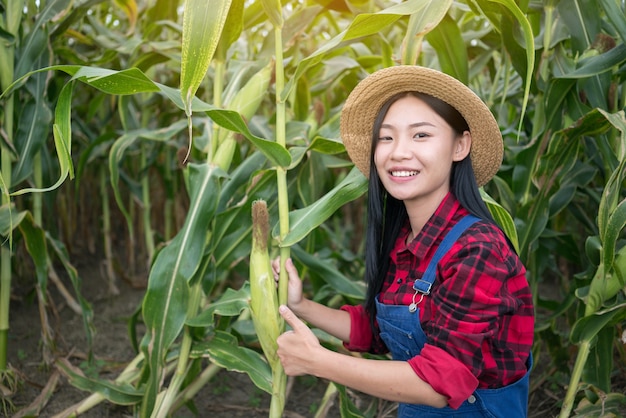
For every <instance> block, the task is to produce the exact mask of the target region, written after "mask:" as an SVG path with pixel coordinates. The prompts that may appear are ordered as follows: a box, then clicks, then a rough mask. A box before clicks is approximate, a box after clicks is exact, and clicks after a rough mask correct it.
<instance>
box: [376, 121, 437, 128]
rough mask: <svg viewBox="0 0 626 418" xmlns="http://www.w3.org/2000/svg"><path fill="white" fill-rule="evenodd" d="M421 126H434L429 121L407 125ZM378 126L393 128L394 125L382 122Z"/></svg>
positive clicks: (411, 126) (412, 126)
mask: <svg viewBox="0 0 626 418" xmlns="http://www.w3.org/2000/svg"><path fill="white" fill-rule="evenodd" d="M422 126H432V127H433V128H434V127H435V125H434V124H432V123H430V122H415V123H411V124H410V125H409V128H420V127H422ZM380 127H381V128H393V127H394V125H392V124H390V123H383V124H382V125H380Z"/></svg>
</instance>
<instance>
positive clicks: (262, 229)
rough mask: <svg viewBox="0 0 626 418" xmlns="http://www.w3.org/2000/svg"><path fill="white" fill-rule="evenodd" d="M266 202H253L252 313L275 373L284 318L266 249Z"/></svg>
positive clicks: (267, 227)
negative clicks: (281, 313)
mask: <svg viewBox="0 0 626 418" xmlns="http://www.w3.org/2000/svg"><path fill="white" fill-rule="evenodd" d="M269 230H270V226H269V214H268V211H267V203H266V202H265V201H263V200H257V201H254V202H253V203H252V251H251V252H250V311H251V313H252V322H253V323H254V329H255V331H256V334H257V336H258V338H259V342H260V343H261V348H262V349H263V353H265V357H266V358H267V360H268V362H269V364H270V366H271V367H272V369H273V370H274V369H275V368H276V365H277V364H279V363H278V356H277V354H276V349H277V345H276V339H277V338H278V336H279V335H280V329H281V318H280V316H279V314H278V296H277V294H276V285H275V284H274V277H273V274H272V266H271V262H270V257H269V252H268V248H267V242H268V236H269Z"/></svg>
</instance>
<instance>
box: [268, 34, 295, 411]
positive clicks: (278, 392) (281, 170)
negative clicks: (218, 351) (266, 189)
mask: <svg viewBox="0 0 626 418" xmlns="http://www.w3.org/2000/svg"><path fill="white" fill-rule="evenodd" d="M274 39H275V48H276V50H275V52H276V142H277V143H279V144H280V145H282V146H283V147H286V144H287V139H286V136H287V135H286V131H287V127H286V125H287V124H286V110H285V100H284V99H283V97H282V95H283V90H284V89H285V70H284V64H283V42H282V28H281V27H278V26H275V27H274ZM276 182H277V187H278V218H279V227H280V239H281V241H282V239H283V238H284V237H285V236H286V235H287V233H288V232H289V194H288V193H287V169H286V168H285V167H276ZM290 254H291V251H290V248H289V247H281V249H280V265H281V268H280V277H279V280H278V303H279V305H283V304H286V303H287V283H288V280H289V278H288V276H287V269H286V267H285V263H286V261H287V259H288V258H289V257H290ZM276 309H278V307H276ZM284 327H285V324H284V321H281V332H282V331H283V330H284ZM286 387H287V376H286V375H285V371H284V369H283V366H282V364H281V363H280V362H279V361H278V362H276V364H275V365H274V367H273V368H272V400H271V403H270V418H280V417H281V416H282V415H283V410H284V408H285V389H286Z"/></svg>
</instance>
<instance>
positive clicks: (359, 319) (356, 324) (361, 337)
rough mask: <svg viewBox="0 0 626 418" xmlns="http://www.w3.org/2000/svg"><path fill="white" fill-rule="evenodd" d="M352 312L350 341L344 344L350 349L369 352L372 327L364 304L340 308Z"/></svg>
mask: <svg viewBox="0 0 626 418" xmlns="http://www.w3.org/2000/svg"><path fill="white" fill-rule="evenodd" d="M340 309H341V310H342V311H346V312H348V313H349V314H350V341H349V342H347V343H344V344H343V346H344V347H345V348H346V349H348V350H350V351H358V352H367V351H369V350H370V348H371V347H372V338H373V334H372V327H371V325H370V319H369V316H368V315H367V313H366V312H365V308H364V307H363V305H357V306H350V305H344V306H342V307H341V308H340Z"/></svg>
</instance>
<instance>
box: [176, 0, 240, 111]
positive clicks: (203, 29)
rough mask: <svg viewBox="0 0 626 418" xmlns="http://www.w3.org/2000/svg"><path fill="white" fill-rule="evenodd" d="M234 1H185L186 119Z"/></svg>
mask: <svg viewBox="0 0 626 418" xmlns="http://www.w3.org/2000/svg"><path fill="white" fill-rule="evenodd" d="M230 3H231V0H214V1H206V0H186V1H185V11H184V14H183V45H182V51H181V53H182V57H181V75H180V94H181V98H182V100H183V103H184V109H185V113H186V114H187V116H191V114H192V101H193V98H194V96H195V95H196V91H197V90H198V87H200V83H202V80H203V79H204V76H205V75H206V72H207V70H208V69H209V64H210V63H211V60H212V59H213V54H215V50H216V48H217V44H218V42H219V40H220V37H221V34H222V29H223V28H224V23H225V22H226V17H227V16H228V10H229V9H230Z"/></svg>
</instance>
